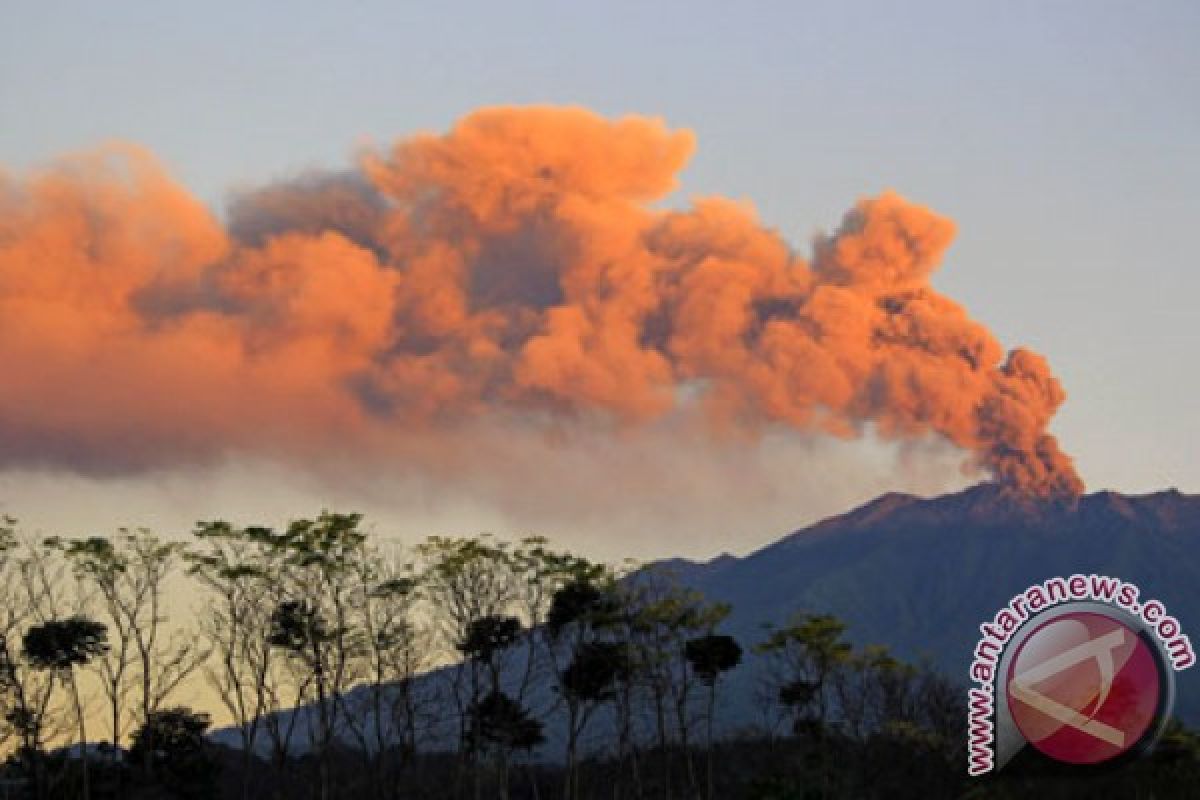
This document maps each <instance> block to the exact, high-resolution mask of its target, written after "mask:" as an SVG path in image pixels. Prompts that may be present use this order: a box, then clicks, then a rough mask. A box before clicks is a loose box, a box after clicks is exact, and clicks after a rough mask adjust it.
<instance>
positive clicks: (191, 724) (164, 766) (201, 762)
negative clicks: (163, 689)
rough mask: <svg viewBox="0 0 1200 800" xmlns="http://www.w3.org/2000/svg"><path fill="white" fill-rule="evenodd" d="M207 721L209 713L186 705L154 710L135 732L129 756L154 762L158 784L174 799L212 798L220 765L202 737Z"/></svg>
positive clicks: (206, 728) (135, 759)
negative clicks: (194, 709)
mask: <svg viewBox="0 0 1200 800" xmlns="http://www.w3.org/2000/svg"><path fill="white" fill-rule="evenodd" d="M210 721H211V720H210V718H209V716H208V714H205V713H203V712H198V711H193V710H192V709H190V708H187V707H186V706H177V707H174V708H165V709H160V710H158V711H155V712H154V713H152V714H151V715H150V719H149V720H148V721H147V722H146V724H144V725H142V726H141V727H139V728H138V729H137V731H135V732H134V734H133V740H132V742H131V744H130V747H129V756H130V758H131V759H132V760H134V761H145V760H147V759H148V760H150V761H151V762H153V763H154V765H155V770H154V774H155V775H157V776H158V780H159V782H160V783H161V784H162V785H163V786H164V787H165V788H166V789H167V790H168V791H170V792H172V793H173V794H174V795H175V796H176V797H181V798H207V797H211V796H213V794H214V792H215V791H216V785H217V782H216V774H217V770H218V769H219V768H220V765H219V763H217V762H216V761H215V760H214V759H213V758H212V757H211V755H210V754H209V748H208V743H207V742H206V741H205V738H204V732H205V731H206V730H208V726H209V724H210Z"/></svg>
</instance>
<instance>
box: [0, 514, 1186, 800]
mask: <svg viewBox="0 0 1200 800" xmlns="http://www.w3.org/2000/svg"><path fill="white" fill-rule="evenodd" d="M168 585H169V586H170V591H169V592H168ZM0 592H3V593H4V598H3V599H4V603H3V607H2V610H0V612H2V614H3V617H2V618H0V711H2V712H3V716H2V719H3V724H2V725H0V744H3V745H4V746H5V747H6V749H7V752H8V758H7V761H6V762H5V764H4V766H3V770H2V772H0V798H17V797H22V798H25V797H28V798H35V800H50V799H51V798H84V800H92V798H97V800H98V799H99V798H134V799H136V798H166V797H179V798H242V800H246V799H247V798H260V797H264V798H279V799H280V800H282V799H283V798H305V797H312V798H320V799H321V800H326V799H327V798H371V799H372V800H390V799H391V798H464V799H465V798H470V799H471V800H480V798H489V799H491V798H501V799H506V798H514V799H515V798H538V799H540V798H563V799H564V800H584V798H589V799H590V798H597V799H598V798H637V799H638V800H641V799H642V798H647V799H648V798H689V799H691V798H705V800H713V799H714V798H746V799H747V800H751V799H756V800H791V799H793V798H835V797H847V798H858V797H889V798H890V797H914V798H915V797H959V796H971V797H1010V796H1011V797H1017V796H1025V795H1028V794H1029V793H1030V792H1036V793H1037V795H1038V796H1048V797H1059V796H1061V797H1070V796H1075V795H1074V794H1072V792H1074V791H1075V790H1076V788H1077V787H1078V786H1079V785H1080V783H1079V782H1080V780H1081V779H1083V780H1103V781H1104V783H1102V784H1092V786H1093V788H1092V790H1091V791H1093V792H1095V791H1099V789H1098V788H1095V787H1102V788H1105V789H1109V790H1111V789H1112V788H1113V787H1124V788H1126V789H1129V790H1130V791H1129V792H1127V793H1128V794H1129V796H1133V795H1134V794H1135V793H1137V792H1142V793H1144V792H1145V791H1147V789H1146V787H1154V788H1152V789H1151V790H1150V791H1156V792H1164V791H1170V790H1172V789H1173V788H1176V787H1185V786H1190V785H1194V781H1196V779H1197V778H1200V767H1198V765H1200V744H1198V740H1197V738H1196V737H1195V736H1194V735H1193V734H1191V733H1189V732H1188V731H1186V730H1184V729H1183V728H1181V727H1179V726H1177V725H1176V726H1173V727H1172V728H1171V729H1170V731H1169V732H1168V735H1167V736H1166V737H1165V739H1164V742H1163V745H1162V746H1161V747H1160V748H1159V749H1158V750H1157V751H1156V754H1155V756H1154V757H1153V759H1151V760H1147V761H1142V762H1139V763H1136V764H1132V765H1128V766H1126V767H1124V768H1122V769H1120V770H1114V771H1112V772H1110V773H1109V774H1106V775H1104V776H1103V777H1102V778H1100V779H1097V778H1095V777H1094V776H1093V777H1089V776H1082V778H1081V776H1080V775H1079V774H1070V775H1063V774H1061V770H1056V769H1055V768H1051V767H1047V766H1046V765H1044V764H1041V763H1039V762H1031V763H1027V764H1025V763H1021V764H1017V765H1015V766H1014V767H1013V768H1011V769H1006V770H1005V771H1004V772H1002V773H1001V774H1000V775H998V776H996V777H994V778H992V779H989V780H985V781H969V780H967V779H966V776H965V759H966V754H965V740H966V735H965V708H964V705H963V691H962V689H961V688H960V687H959V686H957V685H956V684H954V683H952V682H950V681H948V680H947V679H946V678H944V677H943V676H941V675H940V674H939V673H937V672H936V671H935V670H933V669H931V668H929V667H928V666H924V665H919V666H914V665H911V664H906V663H904V662H902V661H900V660H898V659H897V658H895V657H893V656H892V655H891V654H890V653H889V652H888V651H887V649H886V648H884V647H882V646H867V647H862V648H856V647H853V646H852V645H851V644H850V643H849V642H848V641H847V639H846V628H845V625H844V624H843V623H842V622H840V621H839V620H837V619H835V618H834V617H831V616H828V615H820V614H798V615H796V616H795V617H794V618H792V619H791V620H790V621H789V622H788V623H787V624H785V625H783V626H779V627H774V628H767V629H765V630H764V632H763V634H762V636H761V637H759V638H760V640H759V641H757V642H738V641H736V640H735V639H734V638H733V637H732V636H729V635H728V634H726V633H723V632H722V630H721V625H722V623H723V622H724V620H725V619H726V617H727V616H728V614H729V611H730V609H729V607H728V606H724V605H721V604H715V603H710V602H708V601H707V600H705V598H704V597H702V596H700V595H699V594H697V593H696V592H694V591H691V590H689V589H687V588H685V587H682V586H680V585H679V584H677V583H676V582H674V581H673V580H672V579H671V577H670V575H668V574H664V573H663V572H661V571H658V570H654V569H635V568H634V567H632V566H628V567H626V568H625V569H622V570H616V569H613V568H611V567H609V566H606V565H603V564H596V563H592V562H590V561H588V560H586V559H583V558H580V557H578V556H576V555H573V554H570V553H566V552H561V551H558V550H555V549H553V548H551V547H550V546H549V544H548V543H547V542H546V541H545V540H544V539H540V538H536V537H531V538H526V539H522V540H520V541H518V542H506V541H502V540H498V539H495V538H493V537H491V536H487V535H484V536H477V537H471V538H449V537H432V538H430V539H428V540H426V541H425V542H424V543H422V544H420V545H418V546H417V547H415V548H412V549H409V550H401V549H399V548H389V547H386V546H381V545H379V544H377V543H375V542H373V541H372V539H371V538H370V537H368V536H367V535H366V533H365V532H364V531H363V530H362V528H361V518H360V517H359V516H358V515H353V514H350V515H343V514H330V513H326V514H322V515H321V516H320V517H318V518H316V519H312V520H298V521H296V522H293V523H291V524H290V525H289V526H288V527H287V528H286V529H284V530H275V529H271V528H265V527H247V528H239V527H235V526H232V525H229V524H227V523H224V522H205V523H201V524H199V525H198V526H197V527H196V529H195V531H194V536H193V538H192V540H191V541H190V542H186V543H185V542H174V541H164V540H162V539H160V538H159V537H157V536H156V535H155V534H153V533H152V532H150V531H147V530H136V531H127V530H125V531H121V532H120V533H119V534H118V535H117V536H115V537H112V538H99V537H97V538H88V539H74V540H73V539H62V538H57V537H51V538H46V539H40V540H35V539H31V538H21V537H19V536H18V534H17V532H16V530H15V523H14V522H13V521H12V520H5V521H4V524H0ZM173 618H174V619H175V622H174V623H173V622H172V619H173ZM180 619H186V624H180V623H179V620H180ZM743 648H752V649H753V650H754V651H755V653H756V655H757V658H755V659H754V661H755V663H754V664H753V665H747V664H744V662H745V661H746V660H747V659H746V657H745V656H746V653H745V651H744V649H743ZM739 669H741V670H748V669H753V670H754V680H755V682H756V686H757V693H756V702H755V703H754V704H752V705H753V709H752V710H753V712H754V713H753V714H749V713H747V711H746V710H745V709H743V710H742V713H740V714H738V715H733V714H729V712H728V710H725V713H726V716H727V717H728V718H725V719H723V718H722V713H723V704H722V702H721V698H722V691H723V688H724V687H725V685H726V683H727V682H728V680H729V676H730V675H731V674H732V673H733V672H734V671H735V670H739ZM201 680H203V682H204V684H205V685H206V686H207V690H206V691H203V692H202V691H200V688H199V687H200V683H199V681H201ZM185 692H186V693H188V694H189V695H190V697H191V700H192V702H193V706H196V705H199V704H200V703H201V702H203V698H205V697H207V698H211V701H210V702H211V703H213V704H215V706H216V707H217V708H219V711H220V716H221V717H222V718H223V719H224V720H227V721H228V722H229V725H230V727H229V729H228V737H229V738H232V739H233V740H236V746H226V745H220V744H217V743H216V742H214V741H213V740H212V739H211V738H209V737H208V736H206V733H207V732H208V730H209V726H210V723H211V717H210V715H209V714H208V713H206V712H204V711H199V710H196V709H195V708H194V707H188V706H184V705H180V704H179V701H180V698H181V696H182V695H184V694H185ZM297 708H304V709H305V711H304V713H291V712H292V710H293V709H297ZM1189 782H1190V783H1189ZM1146 796H1150V795H1146ZM1154 796H1175V795H1174V794H1155V795H1154Z"/></svg>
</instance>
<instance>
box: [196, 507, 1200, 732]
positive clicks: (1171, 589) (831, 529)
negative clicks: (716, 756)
mask: <svg viewBox="0 0 1200 800" xmlns="http://www.w3.org/2000/svg"><path fill="white" fill-rule="evenodd" d="M655 566H656V567H661V568H663V569H664V570H668V571H669V572H670V574H671V575H672V576H673V577H674V578H675V579H676V580H678V581H679V582H680V583H683V584H685V585H688V586H690V587H692V588H695V589H697V590H699V591H701V592H702V593H703V594H704V595H705V596H706V597H707V598H708V599H709V600H712V601H722V602H727V603H729V604H730V605H731V606H732V609H733V610H732V614H731V616H730V617H729V619H728V620H726V622H725V624H724V626H723V630H724V631H725V632H727V633H731V634H733V635H734V636H736V637H737V638H738V640H739V641H740V642H741V643H742V645H743V647H744V648H745V650H746V651H747V660H746V662H745V663H743V664H742V666H741V667H739V668H738V669H737V670H735V671H734V672H732V673H731V674H730V676H729V678H728V683H727V684H726V689H725V690H724V700H723V702H722V704H721V705H722V706H723V710H722V714H721V720H722V723H721V724H722V726H723V727H736V726H738V725H740V724H744V723H750V722H755V721H757V720H758V716H757V715H758V706H757V703H756V701H755V689H756V687H757V678H758V676H759V674H760V672H759V669H758V668H759V666H760V664H759V663H758V659H756V658H755V657H754V656H753V654H752V652H751V651H752V647H753V645H754V644H755V643H757V642H759V641H761V640H762V639H763V638H764V632H763V626H764V624H765V623H775V624H779V623H783V622H785V621H786V620H787V618H788V617H789V616H790V615H791V614H792V613H794V612H796V611H801V610H802V611H810V612H815V613H830V614H834V615H835V616H837V617H839V618H841V619H842V620H844V621H845V622H847V623H848V624H849V630H848V636H849V638H850V639H851V640H853V641H854V642H855V643H856V644H860V645H861V644H872V643H878V644H885V645H888V646H889V647H890V648H891V649H892V651H893V652H894V653H895V654H897V655H899V656H901V657H903V658H905V659H907V660H910V661H916V660H918V659H922V658H927V659H928V660H930V661H931V662H932V663H933V664H934V665H935V666H937V667H939V668H941V669H942V670H943V671H944V672H945V674H946V675H948V676H949V677H950V678H952V679H954V680H956V681H961V682H962V684H963V685H964V688H965V686H966V683H967V667H968V663H969V661H970V656H971V653H972V650H973V648H974V646H975V642H976V641H977V640H978V638H979V624H980V623H981V622H984V621H987V620H990V619H991V618H992V617H993V615H994V614H995V613H996V611H997V610H998V609H999V608H1001V607H1002V606H1003V605H1005V604H1006V603H1007V602H1008V601H1009V599H1010V598H1011V597H1012V596H1013V595H1014V594H1016V593H1018V592H1021V591H1022V590H1024V589H1025V588H1026V587H1028V586H1030V585H1031V584H1034V583H1038V582H1041V581H1043V580H1045V579H1046V578H1049V577H1054V576H1056V575H1064V576H1066V575H1071V574H1073V573H1076V572H1082V573H1085V574H1086V573H1090V572H1096V573H1100V574H1105V575H1109V576H1113V577H1119V578H1122V579H1124V580H1127V581H1133V582H1135V583H1137V584H1138V585H1139V586H1140V587H1141V588H1142V590H1143V593H1144V594H1143V597H1144V598H1146V599H1148V598H1150V597H1156V598H1158V599H1159V600H1161V601H1162V602H1163V603H1165V604H1166V607H1167V608H1168V610H1169V611H1170V613H1172V614H1173V615H1175V616H1176V617H1178V619H1179V620H1180V621H1181V622H1182V624H1183V628H1184V632H1185V633H1189V634H1190V635H1191V637H1192V639H1193V642H1194V643H1195V644H1196V645H1197V646H1200V496H1190V495H1184V494H1181V493H1180V492H1178V491H1174V490H1171V491H1164V492H1158V493H1155V494H1150V495H1142V496H1127V495H1121V494H1117V493H1114V492H1097V493H1095V494H1091V495H1087V496H1085V497H1082V498H1080V499H1078V500H1077V501H1075V502H1073V503H1070V504H1064V503H1051V504H1042V503H1032V502H1029V501H1028V500H1023V499H1020V498H1016V497H1014V496H1013V495H1011V494H1009V493H1007V492H1005V491H1003V490H1001V489H1000V488H998V487H997V486H995V485H991V484H983V485H979V486H975V487H973V488H970V489H967V490H965V491H962V492H958V493H956V494H949V495H943V496H940V497H934V498H929V499H923V498H919V497H914V496H912V495H904V494H887V495H883V496H881V497H878V498H876V499H875V500H873V501H871V502H869V503H867V504H866V505H863V506H861V507H859V508H857V509H855V510H853V511H850V512H848V513H846V514H843V515H841V516H837V517H832V518H830V519H827V520H824V521H822V522H819V523H817V524H815V525H813V526H811V527H808V528H805V529H803V530H799V531H796V532H795V533H792V534H790V535H788V536H785V537H784V538H782V539H780V540H779V541H777V542H775V543H774V544H771V545H769V546H767V547H764V548H763V549H761V550H759V551H757V552H755V553H752V554H750V555H748V556H745V557H743V558H736V557H733V556H730V555H722V556H719V557H718V558H715V559H713V560H712V561H709V562H694V561H688V560H685V559H671V560H667V561H662V562H658V564H657V565H655ZM439 674H443V675H444V674H445V673H442V672H438V671H435V672H434V673H430V674H428V675H426V676H425V677H424V678H422V679H419V680H418V681H417V684H418V686H417V690H418V691H429V692H433V691H436V688H437V687H436V684H437V678H438V676H439ZM1178 679H1179V680H1178V683H1177V687H1178V702H1177V706H1176V713H1177V714H1179V715H1180V716H1182V717H1183V718H1184V719H1185V721H1187V722H1188V723H1189V724H1191V725H1193V726H1194V725H1196V724H1200V667H1195V668H1193V669H1191V670H1188V671H1186V672H1184V673H1181V674H1180V675H1178ZM534 695H535V696H534V697H533V698H531V700H530V702H531V703H532V705H533V707H534V708H535V709H536V710H538V711H544V710H546V709H548V708H549V707H550V706H552V705H553V703H554V696H553V694H552V693H551V692H550V691H549V688H548V687H547V688H545V689H544V690H543V691H541V692H535V693H534ZM443 722H444V724H443V725H442V727H441V728H440V729H438V730H431V731H429V732H428V733H427V734H426V735H425V736H426V740H425V744H426V746H427V747H429V748H431V749H438V748H447V749H448V748H451V747H453V746H454V737H453V725H452V723H451V720H450V719H449V717H448V716H447V718H446V719H445V720H443ZM556 726H557V723H553V722H552V723H551V724H549V726H548V728H547V731H546V732H547V736H548V738H549V739H550V740H551V741H552V742H553V743H552V744H551V745H550V746H549V749H548V750H547V751H546V752H548V753H550V754H552V755H553V754H556V753H558V752H559V750H558V749H557V748H558V745H557V742H556V741H555V740H557V739H558V738H559V737H560V734H561V732H560V731H559V730H558V729H557V727H556ZM304 727H305V726H304V725H301V726H300V730H299V731H298V732H297V736H298V739H299V741H301V742H303V740H304V738H305V736H306V733H305V731H304ZM603 727H604V726H603V725H596V726H594V728H603ZM607 730H608V729H607V728H605V735H607ZM214 737H215V738H216V739H217V740H219V741H222V742H224V743H226V744H229V745H230V746H235V747H236V746H237V742H236V737H235V736H233V733H232V732H231V731H230V730H228V729H225V730H223V731H217V732H214ZM263 744H264V745H265V742H263ZM300 749H301V750H302V749H304V745H303V744H301V745H300Z"/></svg>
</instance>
